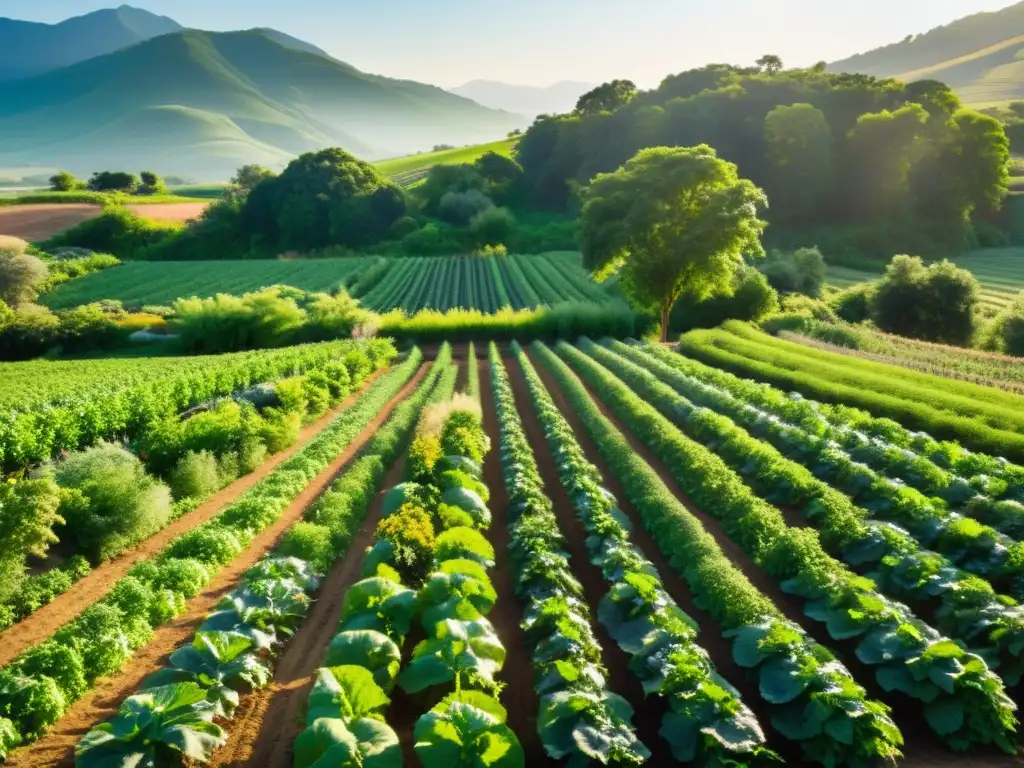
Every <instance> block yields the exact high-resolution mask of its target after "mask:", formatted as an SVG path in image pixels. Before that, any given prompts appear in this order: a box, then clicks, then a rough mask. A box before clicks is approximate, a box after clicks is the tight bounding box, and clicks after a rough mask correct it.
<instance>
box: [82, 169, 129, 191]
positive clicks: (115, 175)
mask: <svg viewBox="0 0 1024 768" xmlns="http://www.w3.org/2000/svg"><path fill="white" fill-rule="evenodd" d="M138 185H139V179H138V177H136V176H135V174H133V173H126V172H125V171H97V172H96V173H94V174H93V175H92V177H91V178H90V179H89V183H88V186H89V189H91V190H92V191H93V192H134V191H135V188H136V187H137V186H138Z"/></svg>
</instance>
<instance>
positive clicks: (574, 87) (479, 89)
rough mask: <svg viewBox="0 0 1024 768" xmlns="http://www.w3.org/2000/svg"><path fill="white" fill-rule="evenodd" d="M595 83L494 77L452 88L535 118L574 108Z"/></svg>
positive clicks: (478, 101) (485, 102)
mask: <svg viewBox="0 0 1024 768" xmlns="http://www.w3.org/2000/svg"><path fill="white" fill-rule="evenodd" d="M595 87H596V83H578V82H573V81H569V80H564V81H562V82H559V83H554V84H553V85H549V86H547V87H538V86H532V85H510V84H508V83H498V82H495V81H493V80H473V81H471V82H468V83H466V84H465V85H460V86H459V87H457V88H452V89H450V90H451V92H452V93H457V94H459V95H460V96H465V97H466V98H467V99H472V100H473V101H475V102H477V103H478V104H483V105H484V106H485V107H491V108H492V109H503V110H505V111H506V112H514V113H516V114H520V115H526V116H527V117H530V118H533V117H536V116H537V115H555V114H562V113H564V112H572V110H574V109H575V108H576V102H577V101H578V100H579V98H580V96H582V95H583V94H584V93H586V92H587V91H590V90H592V89H593V88H595Z"/></svg>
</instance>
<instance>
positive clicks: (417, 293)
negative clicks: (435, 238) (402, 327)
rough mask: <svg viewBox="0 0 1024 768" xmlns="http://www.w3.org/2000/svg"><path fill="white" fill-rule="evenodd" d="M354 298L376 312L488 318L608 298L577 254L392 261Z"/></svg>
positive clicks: (600, 300)
mask: <svg viewBox="0 0 1024 768" xmlns="http://www.w3.org/2000/svg"><path fill="white" fill-rule="evenodd" d="M359 298H360V301H361V302H362V303H363V305H364V306H366V307H369V308H370V309H374V310H377V311H380V312H384V311H388V310H392V309H401V310H403V311H405V312H406V313H407V314H412V313H415V312H418V311H420V310H423V309H433V310H438V311H447V310H450V309H455V308H462V309H476V310H479V311H481V312H486V313H494V312H497V311H498V310H499V309H501V308H503V307H512V308H513V309H532V308H534V307H538V306H541V305H553V304H559V303H563V302H571V301H583V302H602V301H605V300H607V298H608V294H607V293H606V292H605V291H604V290H603V289H602V288H601V287H600V286H598V285H596V284H594V283H593V282H592V281H591V280H590V278H589V277H588V276H587V274H586V273H585V272H584V271H583V270H582V268H581V267H580V263H579V255H578V254H573V253H550V254H544V255H541V256H507V257H493V258H476V257H447V256H446V257H436V258H416V259H395V260H392V262H391V263H390V266H389V267H388V270H387V273H386V274H385V275H384V276H383V278H382V279H380V281H379V282H378V283H376V285H375V286H374V287H373V288H372V289H371V290H369V291H368V292H367V293H365V294H363V295H360V297H359Z"/></svg>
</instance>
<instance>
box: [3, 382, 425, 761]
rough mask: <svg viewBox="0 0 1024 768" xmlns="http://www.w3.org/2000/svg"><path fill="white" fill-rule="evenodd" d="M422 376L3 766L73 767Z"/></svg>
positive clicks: (332, 479) (328, 483)
mask: <svg viewBox="0 0 1024 768" xmlns="http://www.w3.org/2000/svg"><path fill="white" fill-rule="evenodd" d="M425 373H426V367H425V366H423V367H421V368H420V369H419V371H418V372H417V373H416V375H415V376H413V378H412V379H411V380H410V381H409V382H408V383H407V384H406V386H405V387H404V388H403V389H402V390H401V391H400V392H399V393H398V394H397V395H395V397H393V398H392V399H391V400H390V401H389V402H388V404H387V405H386V406H385V407H384V408H383V409H381V412H380V413H379V414H378V415H377V416H376V417H375V418H374V420H373V422H372V423H371V424H369V425H368V426H367V427H366V429H364V430H363V431H362V432H361V433H360V434H359V436H358V437H357V438H356V439H355V440H353V441H352V443H351V444H350V445H349V447H348V448H347V449H346V450H345V451H343V452H342V453H341V454H339V455H338V457H337V458H336V459H335V460H334V461H333V462H331V464H330V465H329V466H328V467H327V468H326V469H325V470H324V471H323V472H321V473H320V474H319V475H318V476H317V477H316V478H315V479H314V480H313V481H312V482H311V483H310V484H309V485H308V486H307V487H306V488H305V489H304V490H303V491H302V493H301V494H300V495H299V496H298V498H296V499H295V500H294V501H293V502H292V503H291V505H289V507H288V509H287V510H285V512H284V513H283V514H282V515H281V517H280V518H279V519H278V520H277V521H276V522H275V523H274V524H273V525H271V526H269V527H268V528H267V529H266V530H264V531H263V532H262V533H261V534H260V535H259V536H257V537H256V538H255V539H254V540H253V541H252V542H251V543H250V545H249V547H248V548H247V549H246V551H245V552H244V553H243V554H242V555H240V556H239V557H238V558H236V559H235V560H234V561H232V562H231V563H230V564H229V565H228V566H227V567H225V568H224V569H222V570H221V571H220V573H219V574H218V575H217V576H216V577H215V578H214V580H213V581H212V582H211V583H210V584H208V585H207V586H206V588H205V589H204V590H203V591H202V592H201V593H200V594H199V595H198V596H197V597H196V598H194V599H193V600H191V601H190V602H189V606H188V610H187V611H186V612H185V613H184V614H182V615H181V616H179V617H177V618H176V619H175V620H174V621H173V622H171V623H169V624H165V625H163V626H162V627H159V628H158V629H157V630H156V633H155V635H154V637H153V639H152V640H151V641H150V642H149V643H148V644H147V645H146V646H145V647H143V648H141V649H140V650H139V651H138V653H136V654H135V655H134V656H133V657H132V658H131V659H130V660H129V661H128V663H127V664H126V665H125V667H124V668H123V669H122V670H121V671H120V672H119V673H118V674H116V675H114V676H112V677H109V678H107V679H105V680H103V681H101V682H100V683H99V684H98V685H97V686H96V687H94V688H93V689H92V690H91V691H90V692H89V693H87V694H86V695H85V696H84V697H83V698H82V699H80V700H79V701H78V702H76V703H75V704H74V705H73V706H72V707H71V709H70V710H69V711H68V713H67V714H66V715H65V716H64V717H63V718H62V719H61V720H60V722H58V723H57V725H56V726H55V727H54V728H53V730H51V731H50V732H49V733H48V734H47V735H46V736H44V737H43V738H42V739H40V740H39V741H37V742H35V743H34V744H31V745H29V746H27V747H24V748H22V749H19V750H16V751H15V752H13V753H12V754H11V756H10V757H9V758H8V762H7V765H10V766H13V767H14V768H28V767H29V766H31V768H43V767H44V766H71V765H73V764H74V748H75V744H76V743H77V741H78V740H79V739H80V738H81V737H82V736H84V735H85V733H87V732H88V730H89V729H90V728H92V727H93V726H95V725H96V724H97V723H98V722H100V721H102V720H105V719H107V718H110V717H112V716H114V715H115V714H116V713H117V709H118V707H119V706H120V704H121V702H122V701H123V700H124V699H125V698H126V697H127V696H130V695H131V694H132V693H134V692H135V690H136V689H137V688H138V686H139V685H140V684H141V683H142V681H143V680H144V679H145V678H146V677H147V676H148V675H149V674H151V673H152V672H153V671H155V670H156V669H159V668H160V667H161V666H162V665H163V664H164V663H165V662H166V660H167V657H168V656H169V655H170V654H171V653H172V652H173V651H174V650H175V649H177V648H178V647H179V646H181V645H182V644H184V643H187V642H189V641H190V640H191V639H192V637H193V636H194V634H195V631H196V629H197V628H198V627H199V625H200V624H202V622H203V621H204V620H205V618H206V616H207V615H208V614H209V613H210V611H211V610H212V609H213V607H214V606H215V605H216V604H217V603H218V602H219V601H220V599H221V598H222V597H223V596H224V595H226V594H227V593H228V592H230V591H231V590H232V589H234V588H235V587H236V586H237V584H238V580H239V579H240V578H241V576H242V575H243V574H244V573H245V571H246V570H248V569H249V568H250V567H251V566H252V565H254V564H255V563H256V562H258V561H259V560H260V559H261V558H262V557H263V556H264V555H265V554H266V553H267V552H268V551H269V550H271V549H272V548H273V547H274V545H275V544H276V543H277V542H278V540H279V539H280V538H281V537H282V536H283V535H284V534H285V533H286V532H287V531H288V529H289V528H291V526H292V525H293V524H294V523H296V522H298V521H299V520H301V519H302V515H303V513H304V512H305V510H306V509H307V507H309V505H310V504H312V503H313V502H314V501H315V500H316V499H317V498H318V497H319V496H320V495H321V494H322V493H323V492H324V491H325V490H327V489H328V488H329V487H330V486H331V484H332V483H333V482H334V480H335V479H336V478H337V476H338V475H339V474H340V473H341V472H342V470H343V469H344V468H345V466H346V465H347V464H348V463H349V462H350V461H351V460H352V459H353V458H354V457H355V456H356V455H357V454H358V453H359V451H360V450H361V448H362V447H363V445H364V444H365V443H366V442H367V441H368V440H369V439H370V438H371V437H373V435H374V434H375V433H376V432H377V430H379V429H380V427H381V426H382V425H383V424H384V422H385V421H386V420H387V418H388V416H390V414H391V411H392V410H393V409H394V407H395V406H396V405H398V403H400V402H402V400H404V399H405V398H406V397H408V396H409V394H410V393H411V392H412V391H413V389H415V387H416V386H418V384H419V383H420V381H421V380H422V378H423V376H424V375H425ZM255 765H258V763H255Z"/></svg>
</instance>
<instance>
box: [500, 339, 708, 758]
mask: <svg viewBox="0 0 1024 768" xmlns="http://www.w3.org/2000/svg"><path fill="white" fill-rule="evenodd" d="M489 359H490V367H491V383H492V390H493V392H492V394H493V397H494V403H495V410H496V413H497V419H498V426H499V432H500V439H501V465H502V476H503V478H504V481H505V489H506V491H507V493H508V509H509V510H510V513H511V514H510V515H509V523H508V528H509V535H510V544H509V556H510V561H511V563H512V568H513V571H514V573H515V580H516V595H517V596H518V597H519V598H520V600H522V601H523V602H524V603H525V604H526V608H525V610H524V618H523V623H522V627H523V629H524V630H525V632H526V636H527V642H528V643H529V644H530V646H531V647H532V648H533V649H534V651H533V655H532V664H533V673H534V691H535V692H536V693H537V695H538V696H539V697H540V712H539V714H538V717H537V731H538V734H539V735H540V738H541V741H542V742H543V744H544V747H545V750H546V751H547V753H548V755H549V756H550V757H551V758H553V759H555V760H564V759H568V760H569V762H570V764H572V763H573V762H582V761H585V760H593V761H596V762H598V763H600V764H601V765H608V764H613V765H621V766H628V765H639V764H641V763H643V762H645V761H646V760H647V758H648V757H649V756H650V752H649V751H648V750H647V747H646V746H644V744H643V743H641V742H640V741H639V740H638V739H637V737H636V734H635V732H634V730H633V727H632V725H631V722H630V720H631V718H632V716H633V709H632V707H631V706H630V705H629V702H627V701H626V700H625V699H623V698H621V697H620V696H618V695H617V694H615V693H614V692H612V691H610V690H609V689H608V687H607V679H606V670H605V669H604V668H603V667H602V666H601V646H600V644H599V643H598V641H597V639H596V638H595V637H594V631H593V624H592V619H591V615H590V610H589V609H588V607H587V603H586V600H585V596H584V593H583V587H582V586H581V585H580V583H579V581H578V580H577V579H576V577H575V576H574V575H573V572H572V566H571V565H570V564H569V555H568V554H566V551H565V539H564V537H563V535H562V532H561V530H559V527H558V521H557V519H556V518H555V513H554V511H553V509H552V505H551V500H550V499H549V498H548V497H547V495H546V494H545V493H544V486H543V482H542V481H541V478H540V472H539V471H538V468H537V463H536V461H535V460H534V457H533V451H532V450H531V448H530V444H529V441H528V440H527V438H526V435H525V433H524V431H523V425H522V420H521V419H520V417H519V414H518V413H517V411H516V403H515V397H514V395H513V394H512V388H511V386H510V385H509V382H508V374H507V373H506V371H505V366H504V365H503V364H502V362H501V356H500V355H499V353H498V348H497V346H496V345H494V344H493V343H492V344H491V345H490V350H489ZM653 647H654V646H653V645H652V648H653ZM665 648H666V646H665V644H664V643H662V644H660V645H658V646H657V649H658V650H665ZM660 669H661V670H662V671H668V669H669V665H668V663H667V661H666V663H665V664H664V665H662V667H660ZM667 686H668V683H667V681H666V687H667ZM670 724H671V723H670ZM686 735H688V734H684V733H682V730H681V732H680V736H681V737H683V738H685V736H686ZM690 735H692V734H690Z"/></svg>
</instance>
